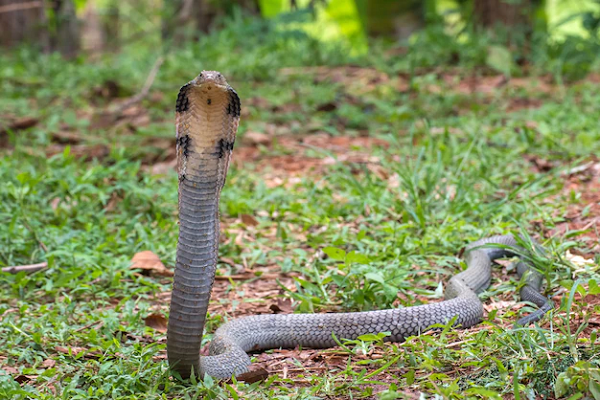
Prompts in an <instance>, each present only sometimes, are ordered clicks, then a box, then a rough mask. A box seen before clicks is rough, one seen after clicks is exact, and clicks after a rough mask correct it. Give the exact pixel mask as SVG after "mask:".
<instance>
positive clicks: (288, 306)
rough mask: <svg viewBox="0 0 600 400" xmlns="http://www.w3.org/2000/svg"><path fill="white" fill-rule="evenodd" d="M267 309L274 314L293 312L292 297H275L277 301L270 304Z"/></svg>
mask: <svg viewBox="0 0 600 400" xmlns="http://www.w3.org/2000/svg"><path fill="white" fill-rule="evenodd" d="M269 309H270V310H271V311H273V312H274V313H275V314H279V313H283V314H291V313H293V312H294V310H293V309H292V299H277V302H276V303H274V304H271V305H270V306H269Z"/></svg>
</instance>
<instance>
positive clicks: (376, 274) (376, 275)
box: [365, 272, 385, 285]
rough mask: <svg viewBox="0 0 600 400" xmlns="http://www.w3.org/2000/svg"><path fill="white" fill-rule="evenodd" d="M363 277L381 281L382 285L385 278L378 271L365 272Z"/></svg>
mask: <svg viewBox="0 0 600 400" xmlns="http://www.w3.org/2000/svg"><path fill="white" fill-rule="evenodd" d="M365 278H366V279H367V280H369V281H374V282H378V283H381V284H382V285H383V284H384V283H385V279H384V278H383V275H382V274H380V273H379V272H367V273H366V274H365Z"/></svg>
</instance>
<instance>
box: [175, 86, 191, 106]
mask: <svg viewBox="0 0 600 400" xmlns="http://www.w3.org/2000/svg"><path fill="white" fill-rule="evenodd" d="M191 87H192V85H191V83H187V84H185V85H183V86H182V87H181V89H179V94H178V95H177V101H176V102H175V111H177V112H185V111H187V110H188V109H189V108H190V99H189V98H188V91H189V90H190V89H191Z"/></svg>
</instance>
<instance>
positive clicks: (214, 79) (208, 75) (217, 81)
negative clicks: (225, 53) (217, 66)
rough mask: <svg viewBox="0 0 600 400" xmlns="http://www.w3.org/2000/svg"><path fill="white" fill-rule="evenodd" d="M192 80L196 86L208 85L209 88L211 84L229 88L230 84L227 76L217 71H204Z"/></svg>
mask: <svg viewBox="0 0 600 400" xmlns="http://www.w3.org/2000/svg"><path fill="white" fill-rule="evenodd" d="M192 82H193V84H194V85H195V86H200V87H203V86H206V87H207V88H208V89H209V90H210V88H211V85H215V86H217V87H221V88H227V86H228V85H227V81H226V80H225V77H224V76H223V75H222V74H221V73H220V72H217V71H202V72H201V73H200V75H198V76H197V77H196V79H194V80H193V81H192Z"/></svg>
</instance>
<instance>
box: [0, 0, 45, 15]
mask: <svg viewBox="0 0 600 400" xmlns="http://www.w3.org/2000/svg"><path fill="white" fill-rule="evenodd" d="M42 5H43V2H42V1H30V2H28V3H13V4H8V5H6V6H2V7H0V14H2V13H7V12H12V11H21V10H29V9H30V8H39V7H42Z"/></svg>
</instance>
